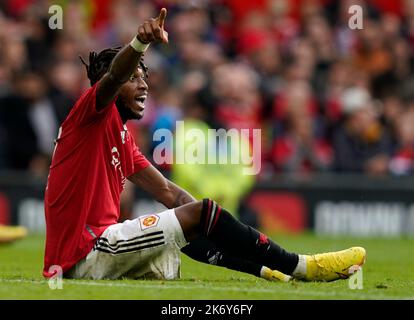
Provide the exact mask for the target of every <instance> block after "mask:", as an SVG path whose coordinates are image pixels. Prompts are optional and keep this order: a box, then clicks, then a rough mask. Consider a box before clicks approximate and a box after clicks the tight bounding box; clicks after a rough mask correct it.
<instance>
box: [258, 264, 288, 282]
mask: <svg viewBox="0 0 414 320" xmlns="http://www.w3.org/2000/svg"><path fill="white" fill-rule="evenodd" d="M261 277H262V278H263V279H266V280H269V281H281V282H289V281H290V280H291V279H292V277H291V276H288V275H287V274H284V273H282V272H280V271H277V270H272V269H270V268H267V267H263V268H262V271H261Z"/></svg>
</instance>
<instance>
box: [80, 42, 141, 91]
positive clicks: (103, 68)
mask: <svg viewBox="0 0 414 320" xmlns="http://www.w3.org/2000/svg"><path fill="white" fill-rule="evenodd" d="M121 49H122V47H116V48H108V49H104V50H102V51H101V52H99V53H96V52H95V51H92V52H89V65H88V64H87V63H86V62H85V60H83V58H82V57H81V56H79V58H80V60H81V61H82V63H83V64H84V66H85V67H86V72H87V74H88V79H89V80H90V82H91V86H93V85H94V84H95V83H96V82H98V81H99V79H101V78H102V77H103V75H104V74H105V73H106V72H108V70H109V67H110V66H111V63H112V60H113V59H114V58H115V56H116V55H117V54H118V52H119V51H120V50H121ZM139 66H140V67H141V69H142V70H143V71H144V74H145V76H148V67H147V66H146V65H145V64H144V60H143V58H141V59H140V61H139Z"/></svg>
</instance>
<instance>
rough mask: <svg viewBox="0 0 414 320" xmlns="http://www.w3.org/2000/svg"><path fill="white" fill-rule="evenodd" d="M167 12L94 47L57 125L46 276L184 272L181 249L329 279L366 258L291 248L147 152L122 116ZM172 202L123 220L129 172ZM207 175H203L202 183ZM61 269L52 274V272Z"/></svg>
mask: <svg viewBox="0 0 414 320" xmlns="http://www.w3.org/2000/svg"><path fill="white" fill-rule="evenodd" d="M166 15H167V10H166V9H164V8H163V9H162V10H161V12H160V14H159V16H158V17H157V18H155V19H149V20H147V21H146V22H144V23H143V24H142V25H140V26H139V27H138V34H137V35H136V36H135V37H134V38H133V40H132V41H131V43H130V44H128V45H126V46H125V47H123V48H122V49H120V48H115V49H105V50H103V51H101V52H100V53H96V52H91V53H90V55H89V64H86V62H84V61H83V60H82V62H83V63H84V64H85V66H86V69H87V74H88V78H89V79H90V82H91V85H92V87H91V88H89V89H88V90H86V92H84V93H83V95H82V96H81V97H80V98H79V100H78V101H77V102H76V104H75V105H74V107H73V108H72V110H71V112H70V113H69V115H68V117H67V118H66V120H65V121H64V122H63V124H62V127H61V128H60V130H59V136H58V138H57V140H56V148H55V151H54V154H53V159H52V164H51V167H50V174H49V177H48V183H47V187H46V192H45V215H46V249H45V257H44V269H43V275H44V276H45V277H52V276H54V275H55V272H56V271H55V270H56V267H55V266H60V267H61V268H62V271H63V275H64V277H66V278H75V279H120V278H131V279H138V278H146V279H148V278H153V279H178V278H179V277H180V253H181V252H184V253H185V254H187V255H188V256H190V257H191V258H193V259H195V260H197V261H200V262H204V263H210V264H214V265H217V266H221V267H226V268H229V269H232V270H237V271H241V272H245V273H249V274H252V275H255V276H257V277H261V278H264V279H267V280H281V281H288V280H290V279H292V278H295V279H302V280H306V281H332V280H336V279H340V278H347V277H349V276H350V273H351V272H352V270H354V269H355V268H358V267H359V266H361V265H363V264H364V262H365V257H366V253H365V250H364V249H363V248H361V247H352V248H349V249H346V250H342V251H338V252H328V253H321V254H315V255H299V254H296V253H292V252H288V251H286V250H284V249H283V248H281V247H280V246H279V245H277V244H276V243H274V242H273V241H272V240H271V239H269V238H268V237H267V236H266V235H264V234H263V233H261V232H259V231H257V230H255V229H253V228H251V227H250V226H246V225H244V224H242V223H240V222H239V221H238V220H236V219H235V218H234V217H233V216H232V215H231V214H230V213H229V212H227V211H226V210H225V209H224V208H222V207H220V205H219V204H217V203H216V202H214V201H213V200H210V199H203V200H202V201H197V200H196V199H194V198H193V197H192V196H191V195H190V194H189V193H188V192H186V191H185V190H183V189H182V188H180V187H179V186H177V185H175V184H174V183H172V182H171V181H169V180H168V179H166V178H165V177H164V176H163V175H162V174H161V173H160V172H159V171H158V170H157V169H156V168H155V167H154V166H152V165H151V164H150V162H149V161H148V160H147V159H146V158H145V157H144V156H143V154H142V153H141V152H140V150H139V149H138V147H137V146H136V145H135V142H134V139H133V137H132V135H131V134H130V133H129V132H128V130H127V127H126V126H125V123H126V122H127V121H128V120H130V119H141V118H142V116H143V114H144V110H145V105H144V103H145V99H146V97H147V94H148V85H147V83H146V78H147V68H146V66H145V65H144V63H143V60H142V58H143V53H144V52H145V50H146V49H147V48H148V46H149V45H150V43H152V42H154V41H160V42H164V43H168V34H167V32H166V31H165V30H164V21H165V18H166ZM127 179H128V180H130V181H132V182H133V183H134V184H136V185H137V186H139V187H140V188H142V189H144V190H145V191H147V192H148V193H150V194H151V195H152V196H153V197H154V199H155V200H157V201H159V202H161V203H162V204H164V205H165V206H166V207H167V208H169V209H168V210H166V211H164V212H161V213H154V214H150V215H145V216H140V217H138V218H137V219H134V220H127V221H125V222H123V223H118V219H119V216H120V194H121V192H122V190H123V189H124V187H125V182H126V180H127ZM200 183H202V181H200ZM54 271H55V272H54Z"/></svg>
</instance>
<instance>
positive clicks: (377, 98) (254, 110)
mask: <svg viewBox="0 0 414 320" xmlns="http://www.w3.org/2000/svg"><path fill="white" fill-rule="evenodd" d="M51 4H52V3H51V2H49V1H42V0H37V1H34V0H32V1H31V0H11V1H7V0H6V1H4V0H3V1H0V170H2V169H12V170H30V171H31V172H33V173H34V174H37V175H47V172H48V166H49V162H50V157H51V154H52V153H53V148H54V144H53V140H54V139H55V138H56V136H57V132H58V129H59V126H60V124H61V123H62V121H63V120H64V119H65V117H66V115H67V114H68V112H69V111H70V109H71V107H72V106H73V103H74V101H76V99H77V98H78V97H79V95H80V94H81V92H83V91H84V90H85V89H86V88H88V86H89V82H88V79H87V77H86V72H85V70H84V67H83V66H82V64H81V63H80V61H79V57H78V56H79V55H81V56H83V57H84V58H86V59H87V57H88V54H89V52H90V51H91V50H95V51H99V50H102V49H104V48H107V47H114V46H119V45H122V44H125V43H128V42H129V41H130V40H131V38H132V36H133V35H134V34H136V31H137V26H138V25H139V23H141V22H143V21H144V20H145V19H147V18H148V17H155V16H156V15H157V14H158V12H159V9H160V8H161V7H162V6H165V7H167V9H168V16H167V21H166V29H167V31H168V32H169V39H170V43H169V45H168V46H166V45H158V44H157V45H153V46H151V47H150V49H149V50H148V52H147V53H146V55H145V63H146V65H147V66H148V67H149V79H148V82H149V87H150V97H149V99H148V100H147V103H146V104H147V110H146V115H145V117H144V118H143V119H142V120H141V121H140V122H131V123H130V124H129V127H130V130H131V131H132V132H134V134H135V135H136V141H137V143H138V144H139V145H140V147H141V149H142V151H143V152H144V153H146V154H147V155H148V156H149V158H151V153H152V150H153V149H154V147H155V145H154V142H153V140H152V134H153V132H154V131H155V130H156V129H158V128H171V129H173V127H174V124H175V121H177V120H182V119H196V120H198V121H202V122H203V123H205V124H207V125H208V126H209V127H210V128H238V129H242V128H250V129H253V128H260V129H261V130H262V148H261V152H262V154H261V161H262V166H261V168H262V169H261V173H260V175H259V177H258V178H259V179H260V178H261V177H269V176H273V175H274V174H276V173H281V172H288V173H295V174H305V175H306V174H309V173H313V172H321V171H333V172H357V173H366V174H370V175H387V174H389V175H408V174H411V173H413V169H414V76H413V68H414V64H413V62H414V60H413V57H414V54H413V53H414V1H412V0H395V1H386V0H371V1H369V0H359V1H358V0H338V1H335V0H255V1H248V0H175V1H173V0H170V1H167V0H165V1H161V0H159V1H157V0H154V1H146V0H116V1H115V0H91V1H53V4H59V5H60V6H61V7H62V8H63V29H62V30H52V29H50V28H49V26H48V20H49V18H50V16H51V14H49V12H48V10H49V6H50V5H51ZM355 4H358V5H360V6H361V7H362V9H363V29H362V30H352V29H351V28H350V27H349V24H348V22H349V19H350V17H351V14H350V13H349V12H348V9H349V7H350V6H351V5H355ZM162 169H163V170H169V168H168V167H165V168H162Z"/></svg>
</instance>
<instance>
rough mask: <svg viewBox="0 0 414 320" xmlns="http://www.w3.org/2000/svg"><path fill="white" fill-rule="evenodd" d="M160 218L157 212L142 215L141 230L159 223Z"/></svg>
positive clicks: (140, 220)
mask: <svg viewBox="0 0 414 320" xmlns="http://www.w3.org/2000/svg"><path fill="white" fill-rule="evenodd" d="M159 219H160V217H159V216H157V215H156V214H150V215H146V216H143V217H140V218H139V224H140V226H141V230H145V229H148V228H152V227H155V226H156V225H157V224H158V220H159Z"/></svg>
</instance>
